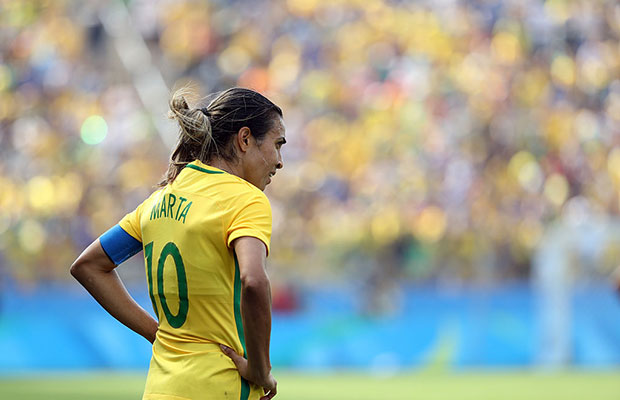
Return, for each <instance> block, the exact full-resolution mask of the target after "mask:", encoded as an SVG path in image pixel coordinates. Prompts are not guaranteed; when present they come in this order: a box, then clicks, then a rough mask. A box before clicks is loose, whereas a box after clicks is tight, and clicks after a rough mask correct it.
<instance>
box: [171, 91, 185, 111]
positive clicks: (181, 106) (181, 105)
mask: <svg viewBox="0 0 620 400" xmlns="http://www.w3.org/2000/svg"><path fill="white" fill-rule="evenodd" d="M170 108H171V109H172V111H176V112H182V110H189V106H188V105H187V101H186V100H185V97H184V96H183V95H182V94H175V95H174V96H173V97H172V100H171V101H170Z"/></svg>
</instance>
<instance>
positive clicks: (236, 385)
mask: <svg viewBox="0 0 620 400" xmlns="http://www.w3.org/2000/svg"><path fill="white" fill-rule="evenodd" d="M170 110H171V111H170V116H171V118H174V119H176V120H177V121H178V123H179V125H180V135H179V141H178V145H177V147H176V149H175V150H174V152H173V153H172V156H171V160H170V165H169V167H168V172H167V174H166V176H165V179H164V180H163V182H161V184H160V186H162V187H161V188H160V189H159V190H157V191H155V192H154V193H153V194H152V195H151V196H150V197H149V198H148V199H146V200H145V201H144V202H143V203H142V204H140V205H139V206H138V207H137V208H136V209H135V210H134V211H133V212H131V213H129V214H127V215H126V216H125V217H124V218H123V219H122V220H121V221H120V222H119V223H118V224H117V225H116V226H114V227H113V228H111V229H110V230H108V231H107V232H106V233H104V234H103V235H102V236H101V237H99V238H98V239H97V240H95V241H94V242H93V243H92V244H91V245H90V246H88V248H86V250H84V252H83V253H82V254H81V255H80V256H79V257H78V258H77V260H76V261H75V262H74V263H73V265H72V266H71V274H72V275H73V276H74V277H75V278H76V279H77V280H78V281H79V282H80V283H81V284H82V285H83V286H84V287H85V288H86V289H87V290H88V291H89V292H90V294H91V295H92V296H93V297H94V298H95V299H96V300H97V301H98V302H99V303H100V304H101V305H102V306H103V307H104V308H105V309H106V310H107V311H108V312H109V313H110V314H111V315H112V316H114V317H115V318H116V319H118V320H119V321H120V322H122V323H123V324H125V325H126V326H127V327H129V328H130V329H132V330H134V331H135V332H137V333H139V334H140V335H142V336H144V337H145V338H146V339H148V340H149V341H150V342H152V343H153V356H152V358H151V364H150V368H149V373H148V377H147V380H146V388H145V392H144V396H143V399H148V400H160V399H161V400H163V399H166V400H173V399H174V400H185V399H235V400H237V399H259V398H261V399H271V398H272V397H273V396H275V394H276V391H277V389H276V385H277V383H276V380H275V379H274V377H273V376H272V375H271V364H270V361H269V341H270V334H271V291H270V284H269V278H268V277H267V274H266V272H265V258H266V257H267V255H268V253H269V242H270V238H271V208H270V205H269V201H268V200H267V197H266V196H265V194H264V193H263V192H262V191H263V190H264V189H265V186H267V185H268V184H269V183H270V182H271V177H272V176H273V175H274V174H275V173H276V170H277V169H279V168H282V156H281V154H280V148H281V146H282V145H283V144H284V143H285V142H286V139H285V135H284V131H285V130H284V124H283V121H282V110H281V109H280V108H279V107H278V106H276V105H275V104H273V103H272V102H271V101H269V100H268V99H267V98H265V97H264V96H262V95H261V94H259V93H257V92H254V91H252V90H248V89H241V88H233V89H229V90H226V91H224V92H223V93H221V94H220V95H219V96H217V98H215V99H214V100H213V101H212V102H211V103H210V104H209V105H208V106H207V107H206V108H190V107H189V106H188V104H187V102H186V100H185V98H184V96H183V93H182V92H181V93H180V92H177V93H175V94H174V95H173V96H172V99H171V101H170ZM140 250H144V260H145V264H146V266H145V267H146V268H145V269H146V276H147V282H148V287H149V294H150V297H151V301H152V303H153V309H154V311H155V314H156V315H157V316H158V320H159V322H157V321H156V320H154V319H153V318H152V317H151V316H150V315H149V314H148V313H147V312H146V311H145V310H144V309H143V308H141V307H140V306H139V305H138V304H137V303H136V302H135V301H134V300H133V299H132V298H131V296H130V295H129V293H128V292H127V290H126V289H125V287H124V285H123V284H122V282H121V281H120V279H119V277H118V275H117V273H116V271H115V268H116V266H117V265H119V264H120V263H122V262H123V261H125V260H126V259H127V258H129V257H131V256H132V255H134V254H135V253H137V252H138V251H140ZM261 396H262V397H261Z"/></svg>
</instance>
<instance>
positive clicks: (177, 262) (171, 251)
mask: <svg viewBox="0 0 620 400" xmlns="http://www.w3.org/2000/svg"><path fill="white" fill-rule="evenodd" d="M169 256H170V257H172V260H173V261H174V266H175V269H176V276H177V287H178V288H179V293H178V297H179V311H178V312H177V314H176V315H174V314H172V312H171V311H170V308H169V307H168V302H167V301H166V296H165V294H164V266H165V264H166V259H168V257H169ZM144 258H145V259H146V278H147V280H148V284H149V296H150V297H151V302H152V303H153V309H154V310H155V314H157V317H158V318H159V311H158V308H157V303H156V301H155V294H154V292H153V242H150V243H148V244H147V245H146V246H144ZM156 273H157V294H158V297H159V302H160V303H161V309H162V311H163V312H164V315H165V316H166V320H167V321H168V323H169V324H170V326H171V327H173V328H180V327H181V326H183V324H184V323H185V320H186V318H187V312H188V310H189V300H188V297H187V277H186V275H185V265H184V264H183V257H181V252H180V251H179V248H178V247H177V246H176V244H174V243H173V242H168V243H166V245H165V246H164V248H163V249H162V250H161V253H160V254H159V258H158V261H157V271H156Z"/></svg>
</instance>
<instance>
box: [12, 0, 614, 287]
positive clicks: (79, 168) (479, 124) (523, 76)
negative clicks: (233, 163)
mask: <svg viewBox="0 0 620 400" xmlns="http://www.w3.org/2000/svg"><path fill="white" fill-rule="evenodd" d="M124 4H126V5H124ZM119 5H121V6H120V7H121V8H123V12H127V15H128V18H129V21H130V22H131V23H130V24H127V29H129V30H130V31H129V32H130V33H131V34H132V36H131V37H132V38H137V40H138V41H137V42H136V41H135V40H133V39H132V40H128V38H126V37H121V38H118V37H115V36H114V35H113V34H112V33H113V32H112V31H113V29H114V21H115V20H114V19H112V22H110V15H116V14H118V12H119V11H118V10H117V8H118V7H119ZM115 13H116V14H115ZM106 18H107V19H106ZM119 21H122V20H120V19H119ZM619 36H620V5H618V3H617V2H614V1H612V0H601V1H586V0H576V1H570V2H569V1H562V0H548V1H539V0H526V1H516V0H503V1H499V2H492V1H457V0H444V1H423V2H405V1H396V0H394V1H363V0H333V1H330V2H321V1H318V0H287V1H285V2H268V1H265V0H262V1H258V2H257V1H240V0H239V1H233V0H230V1H224V0H213V1H207V2H197V1H196V2H194V1H183V2H170V1H164V0H160V1H155V2H154V1H142V0H134V1H128V2H105V1H96V2H78V1H69V0H66V1H33V0H20V1H6V2H2V4H0V39H1V40H0V271H1V272H0V276H3V277H5V278H7V279H14V280H16V281H18V282H20V283H22V284H27V283H29V282H40V281H43V280H50V279H52V280H55V279H68V272H67V271H68V266H69V265H70V263H71V261H72V260H73V259H75V257H76V255H77V254H78V253H79V252H80V251H81V250H82V249H83V248H84V247H85V246H86V245H87V244H88V243H89V242H90V241H91V240H92V239H93V238H95V237H97V236H98V235H99V234H101V233H102V232H103V231H105V230H106V229H108V228H109V227H110V226H112V225H113V224H114V223H116V222H117V221H118V220H119V219H120V218H121V217H122V216H123V215H124V213H126V212H129V211H130V210H132V209H133V208H134V207H135V206H136V205H137V204H138V202H139V201H140V200H141V199H143V198H145V197H146V195H147V194H148V193H149V192H150V191H152V190H153V189H154V187H155V185H156V184H157V183H158V182H159V180H160V179H161V177H162V174H163V173H164V172H165V169H166V166H167V162H168V159H167V158H168V155H169V148H168V147H167V146H166V145H165V143H164V142H165V141H164V140H162V138H163V137H166V135H168V137H171V136H173V135H174V134H175V132H174V125H173V124H172V123H170V124H169V125H167V126H165V128H166V129H167V131H166V129H164V132H162V128H161V125H158V124H157V123H156V122H154V121H156V120H157V119H163V117H162V115H155V114H154V113H153V112H152V111H150V110H149V109H148V107H146V106H145V101H144V98H141V97H140V93H139V90H138V89H137V88H138V87H139V85H140V82H139V79H140V77H141V75H140V71H137V72H136V71H135V70H134V71H131V70H129V69H128V64H127V62H126V61H125V60H124V59H123V57H122V54H121V51H119V49H120V48H121V47H119V43H120V44H123V43H125V45H126V46H130V47H129V49H130V52H129V54H134V53H135V54H138V50H139V49H140V48H144V49H147V50H148V53H147V54H150V57H151V61H148V60H143V61H142V62H143V63H148V64H150V67H151V68H154V70H156V71H158V73H159V74H161V77H162V78H163V80H164V81H165V83H166V84H167V86H168V88H172V87H173V86H174V85H178V84H179V83H181V84H183V83H187V82H192V84H193V85H194V87H195V88H196V89H197V90H198V91H199V92H200V93H201V94H203V95H204V94H207V93H211V92H214V91H217V90H221V89H224V88H227V87H230V86H234V85H240V86H245V87H251V88H254V89H257V90H259V91H262V92H264V93H265V94H266V95H268V96H269V97H270V98H272V99H273V100H274V101H275V102H276V103H277V104H278V105H280V106H281V107H282V108H283V110H284V119H285V123H286V124H287V139H288V142H289V143H288V144H287V145H286V146H285V148H284V150H283V154H284V158H285V167H284V169H283V170H282V171H280V172H278V174H277V175H276V177H275V178H274V182H273V184H272V185H270V187H269V188H268V189H267V192H268V196H269V198H270V199H271V202H272V207H273V211H274V232H273V241H272V249H273V251H272V255H271V256H270V268H272V271H273V272H272V274H271V275H272V277H273V279H274V281H275V283H276V286H277V285H287V284H288V283H290V282H296V281H298V280H299V279H304V280H306V281H309V282H313V281H314V282H321V281H324V280H329V279H347V280H351V279H355V280H359V281H360V282H365V283H364V284H365V285H370V287H371V288H372V289H371V290H378V291H381V290H383V289H382V288H385V287H389V286H390V285H393V284H395V282H401V281H420V280H432V279H442V280H443V279H448V280H452V281H474V282H498V281H503V280H506V279H519V278H527V277H528V276H529V274H530V268H531V260H532V255H533V252H534V251H535V249H536V247H537V245H538V244H539V243H540V241H541V239H542V238H543V237H544V234H545V229H546V227H547V226H549V224H550V223H552V222H553V221H556V220H558V219H560V218H568V219H570V220H573V221H575V222H579V220H583V219H587V218H590V217H591V216H592V215H604V216H611V215H616V214H618V211H619V207H620V197H619V196H618V193H619V189H620V79H619V78H618V76H619V74H618V72H619V71H620V47H618V39H619ZM134 42H135V43H137V44H135V43H134ZM134 45H135V46H138V47H140V46H142V47H140V48H138V47H136V48H135V49H132V48H131V46H134ZM132 51H134V53H132ZM135 64H137V65H140V60H138V62H137V63H134V64H131V65H135ZM166 94H167V93H166ZM167 100H168V99H167V98H166V97H165V96H162V98H157V99H156V101H157V102H158V103H161V105H162V106H166V103H167ZM609 268H611V265H610V266H609Z"/></svg>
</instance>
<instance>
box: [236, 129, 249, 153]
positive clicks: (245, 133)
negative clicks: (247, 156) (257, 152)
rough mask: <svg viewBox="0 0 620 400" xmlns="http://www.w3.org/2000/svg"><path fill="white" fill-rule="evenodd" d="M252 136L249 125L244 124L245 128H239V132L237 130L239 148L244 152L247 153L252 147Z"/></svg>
mask: <svg viewBox="0 0 620 400" xmlns="http://www.w3.org/2000/svg"><path fill="white" fill-rule="evenodd" d="M251 137H252V132H251V131H250V128H248V127H247V126H244V127H243V128H241V129H239V132H237V144H238V145H239V149H240V150H241V151H242V152H244V153H245V152H246V151H247V150H248V148H249V147H250V140H251Z"/></svg>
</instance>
